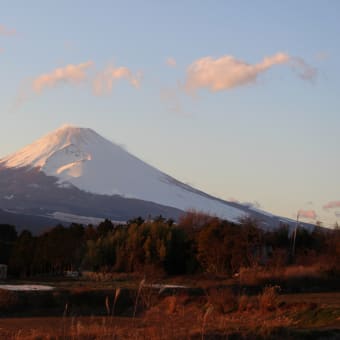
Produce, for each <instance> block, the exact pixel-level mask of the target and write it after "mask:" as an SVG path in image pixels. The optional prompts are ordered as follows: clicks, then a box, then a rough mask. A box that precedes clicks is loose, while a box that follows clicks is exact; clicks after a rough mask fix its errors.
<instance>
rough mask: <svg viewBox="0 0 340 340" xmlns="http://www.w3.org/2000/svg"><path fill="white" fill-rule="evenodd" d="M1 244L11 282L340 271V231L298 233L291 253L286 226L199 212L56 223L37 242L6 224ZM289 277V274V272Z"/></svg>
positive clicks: (0, 228)
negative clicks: (91, 275)
mask: <svg viewBox="0 0 340 340" xmlns="http://www.w3.org/2000/svg"><path fill="white" fill-rule="evenodd" d="M0 242H1V248H0V263H5V264H8V265H9V268H8V271H9V274H10V275H11V276H14V277H32V276H35V275H42V274H54V275H56V274H61V273H63V272H64V271H66V270H90V271H96V272H111V273H112V272H125V273H132V272H134V273H136V272H138V273H146V274H147V273H148V272H158V273H163V274H167V275H188V274H190V275H191V274H197V273H213V274H217V275H229V276H232V275H235V274H238V273H241V272H240V271H242V270H243V271H245V270H246V271H247V270H248V269H249V268H254V267H261V268H262V269H264V268H265V269H267V271H268V270H270V271H271V272H272V273H276V272H280V271H281V272H282V270H283V268H287V265H291V264H295V265H296V264H298V265H301V266H305V267H306V266H309V267H310V266H313V267H314V269H315V268H316V267H319V269H320V270H323V271H324V272H327V273H328V274H329V275H332V274H334V275H336V274H337V273H338V271H339V267H340V264H339V262H340V261H338V259H339V258H340V230H339V229H335V230H325V229H320V228H315V229H314V230H313V231H312V232H309V231H307V230H305V229H303V228H298V230H297V233H296V243H295V245H294V249H293V248H292V247H293V243H292V232H291V230H289V228H288V226H285V225H282V226H281V228H279V229H277V230H273V231H263V230H261V229H260V228H258V227H257V223H256V221H254V220H250V219H245V220H243V221H241V223H240V224H237V225H236V224H233V223H230V222H227V221H222V220H220V219H218V218H216V217H211V216H207V215H204V214H200V213H195V212H192V213H188V214H186V215H185V216H183V218H182V219H181V220H180V221H179V223H178V224H174V223H173V221H172V220H165V219H163V218H162V217H159V218H156V219H154V220H149V221H144V220H142V219H141V218H137V219H135V220H132V221H130V222H129V223H128V225H124V226H114V225H113V224H112V223H111V222H110V221H108V220H106V221H104V222H103V223H101V224H100V225H99V226H97V227H94V226H92V225H88V226H82V225H79V224H72V225H71V226H69V227H63V226H62V225H58V226H56V227H54V228H51V229H50V230H48V231H46V232H45V233H43V234H41V235H39V236H33V235H32V234H31V233H30V232H29V231H22V232H21V233H20V235H17V233H16V231H15V227H13V226H8V225H1V226H0ZM312 271H313V270H312ZM256 272H258V269H256ZM284 272H285V274H284V275H289V269H288V270H287V269H285V270H284ZM314 272H315V270H314ZM244 274H245V273H244Z"/></svg>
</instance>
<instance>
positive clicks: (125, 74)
mask: <svg viewBox="0 0 340 340" xmlns="http://www.w3.org/2000/svg"><path fill="white" fill-rule="evenodd" d="M121 79H126V80H127V81H128V82H129V83H130V84H131V85H132V86H133V87H135V88H139V87H140V83H141V80H142V73H141V72H140V71H138V72H136V73H133V72H132V71H131V70H130V69H129V68H128V67H125V66H120V67H114V66H113V65H110V66H108V67H107V68H106V69H105V70H103V71H102V72H100V73H98V74H97V76H96V77H95V78H94V80H93V91H94V93H95V94H96V95H102V94H107V93H110V92H111V91H112V88H113V85H114V82H115V81H118V80H121Z"/></svg>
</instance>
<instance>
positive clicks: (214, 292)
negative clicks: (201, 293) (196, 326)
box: [207, 288, 237, 314]
mask: <svg viewBox="0 0 340 340" xmlns="http://www.w3.org/2000/svg"><path fill="white" fill-rule="evenodd" d="M207 299H208V302H209V304H210V305H212V306H213V307H214V310H215V311H217V312H219V313H221V314H225V313H229V312H232V311H233V310H235V309H236V307H237V298H236V296H235V294H234V292H233V291H232V290H231V289H230V288H211V289H210V290H209V291H208V294H207Z"/></svg>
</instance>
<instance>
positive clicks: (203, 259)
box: [0, 212, 340, 339]
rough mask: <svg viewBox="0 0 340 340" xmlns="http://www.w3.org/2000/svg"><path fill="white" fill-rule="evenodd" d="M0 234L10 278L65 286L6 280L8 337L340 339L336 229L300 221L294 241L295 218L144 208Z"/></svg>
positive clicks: (0, 298)
mask: <svg viewBox="0 0 340 340" xmlns="http://www.w3.org/2000/svg"><path fill="white" fill-rule="evenodd" d="M0 242H2V246H1V247H0V263H7V264H8V266H9V267H8V269H9V275H10V278H9V282H10V283H24V282H25V283H46V282H48V284H50V285H52V286H54V287H55V289H54V290H53V291H48V292H11V291H6V290H1V289H0V338H9V339H10V338H13V339H108V338H115V339H175V338H176V339H226V338H228V339H318V338H320V339H321V338H329V339H336V338H339V337H340V333H339V332H340V293H339V288H340V275H339V274H340V261H339V258H340V231H339V230H338V229H335V230H325V229H320V228H315V229H314V230H313V231H312V232H308V231H306V230H304V229H301V228H298V229H297V232H296V244H295V247H294V248H293V242H292V231H290V230H289V228H288V227H287V226H285V225H282V226H281V228H279V229H277V230H274V231H263V230H261V229H259V228H258V227H257V223H256V221H253V220H244V221H241V223H240V224H239V225H236V224H233V223H229V222H227V221H222V220H219V219H217V218H215V217H211V216H206V215H203V214H200V213H194V212H192V213H188V214H186V215H185V216H183V218H182V219H181V220H180V221H179V223H178V224H174V223H173V221H171V220H165V219H163V218H161V217H159V218H157V219H154V220H152V221H151V220H149V221H143V220H142V219H140V218H138V219H135V220H132V221H130V222H129V223H128V225H127V226H114V225H112V224H111V222H109V221H104V222H103V223H101V224H100V225H99V226H97V227H94V226H91V225H90V226H82V225H77V224H73V225H71V226H70V227H68V228H65V227H63V226H61V225H59V226H56V227H54V228H52V229H50V230H48V231H46V232H45V233H43V234H41V235H37V236H34V235H32V234H31V233H30V232H29V231H23V232H21V233H20V234H19V235H17V233H16V231H15V228H14V227H12V226H0ZM67 270H80V271H81V272H82V276H81V277H79V278H69V279H66V278H64V277H63V273H64V272H65V271H67ZM169 284H172V285H175V286H167V285H169ZM176 285H177V286H176ZM178 285H179V286H178Z"/></svg>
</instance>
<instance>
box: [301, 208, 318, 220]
mask: <svg viewBox="0 0 340 340" xmlns="http://www.w3.org/2000/svg"><path fill="white" fill-rule="evenodd" d="M298 216H299V217H302V218H307V219H311V220H315V219H316V217H317V215H316V212H315V211H314V210H299V211H298Z"/></svg>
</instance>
